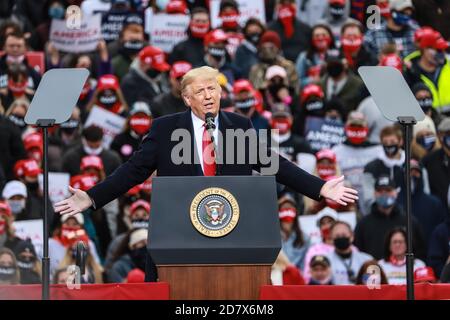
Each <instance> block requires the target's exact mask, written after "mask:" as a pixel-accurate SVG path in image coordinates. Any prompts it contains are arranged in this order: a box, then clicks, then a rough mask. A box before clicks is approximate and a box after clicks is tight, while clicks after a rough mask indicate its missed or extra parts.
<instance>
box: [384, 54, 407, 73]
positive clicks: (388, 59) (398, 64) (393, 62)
mask: <svg viewBox="0 0 450 320" xmlns="http://www.w3.org/2000/svg"><path fill="white" fill-rule="evenodd" d="M380 66H387V67H394V68H396V69H398V70H400V71H402V69H403V61H402V59H401V58H400V57H399V56H398V55H396V54H395V53H390V54H387V55H384V56H383V58H381V60H380Z"/></svg>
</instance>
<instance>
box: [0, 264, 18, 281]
mask: <svg viewBox="0 0 450 320" xmlns="http://www.w3.org/2000/svg"><path fill="white" fill-rule="evenodd" d="M15 275H16V268H13V267H0V280H2V281H8V280H11V279H13V278H14V277H15Z"/></svg>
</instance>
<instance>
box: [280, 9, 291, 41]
mask: <svg viewBox="0 0 450 320" xmlns="http://www.w3.org/2000/svg"><path fill="white" fill-rule="evenodd" d="M278 19H279V20H280V22H281V23H282V24H283V27H284V35H285V36H286V38H290V37H292V35H293V34H294V21H295V6H294V5H292V4H283V5H281V6H280V7H279V8H278Z"/></svg>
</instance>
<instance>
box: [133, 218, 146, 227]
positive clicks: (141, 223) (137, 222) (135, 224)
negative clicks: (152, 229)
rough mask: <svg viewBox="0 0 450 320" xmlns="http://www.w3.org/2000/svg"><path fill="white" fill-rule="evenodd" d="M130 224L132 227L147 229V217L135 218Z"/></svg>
mask: <svg viewBox="0 0 450 320" xmlns="http://www.w3.org/2000/svg"><path fill="white" fill-rule="evenodd" d="M131 226H132V228H133V229H147V228H148V219H136V220H133V221H131Z"/></svg>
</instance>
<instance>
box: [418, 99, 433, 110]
mask: <svg viewBox="0 0 450 320" xmlns="http://www.w3.org/2000/svg"><path fill="white" fill-rule="evenodd" d="M417 102H418V103H419V105H420V107H421V108H422V111H423V112H424V113H427V112H428V111H430V110H431V108H432V107H433V99H431V98H425V99H417Z"/></svg>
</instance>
